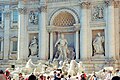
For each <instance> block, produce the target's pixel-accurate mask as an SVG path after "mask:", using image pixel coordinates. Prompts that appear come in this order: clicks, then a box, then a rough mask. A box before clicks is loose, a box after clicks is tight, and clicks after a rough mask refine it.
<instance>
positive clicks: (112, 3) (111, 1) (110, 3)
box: [105, 0, 120, 8]
mask: <svg viewBox="0 0 120 80" xmlns="http://www.w3.org/2000/svg"><path fill="white" fill-rule="evenodd" d="M105 3H106V6H114V7H115V8H118V7H120V1H115V0H109V1H105Z"/></svg>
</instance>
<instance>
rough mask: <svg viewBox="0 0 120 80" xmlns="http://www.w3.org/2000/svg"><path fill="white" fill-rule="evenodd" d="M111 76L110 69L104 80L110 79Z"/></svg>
mask: <svg viewBox="0 0 120 80" xmlns="http://www.w3.org/2000/svg"><path fill="white" fill-rule="evenodd" d="M112 77H113V75H112V71H108V73H107V75H106V78H105V80H111V79H112Z"/></svg>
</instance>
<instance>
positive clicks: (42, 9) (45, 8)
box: [38, 6, 47, 12]
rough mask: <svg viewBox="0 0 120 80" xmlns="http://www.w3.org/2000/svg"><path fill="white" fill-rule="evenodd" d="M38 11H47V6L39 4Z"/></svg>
mask: <svg viewBox="0 0 120 80" xmlns="http://www.w3.org/2000/svg"><path fill="white" fill-rule="evenodd" d="M38 9H39V11H40V12H47V6H41V7H40V8H38Z"/></svg>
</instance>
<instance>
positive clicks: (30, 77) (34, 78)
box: [28, 73, 36, 80]
mask: <svg viewBox="0 0 120 80" xmlns="http://www.w3.org/2000/svg"><path fill="white" fill-rule="evenodd" d="M28 80H36V76H35V75H34V74H33V73H32V74H31V75H30V76H29V78H28Z"/></svg>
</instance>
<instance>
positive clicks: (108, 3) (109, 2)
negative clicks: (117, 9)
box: [105, 0, 115, 6]
mask: <svg viewBox="0 0 120 80" xmlns="http://www.w3.org/2000/svg"><path fill="white" fill-rule="evenodd" d="M105 3H106V6H114V3H115V1H114V0H109V1H108V0H107V1H105Z"/></svg>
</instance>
